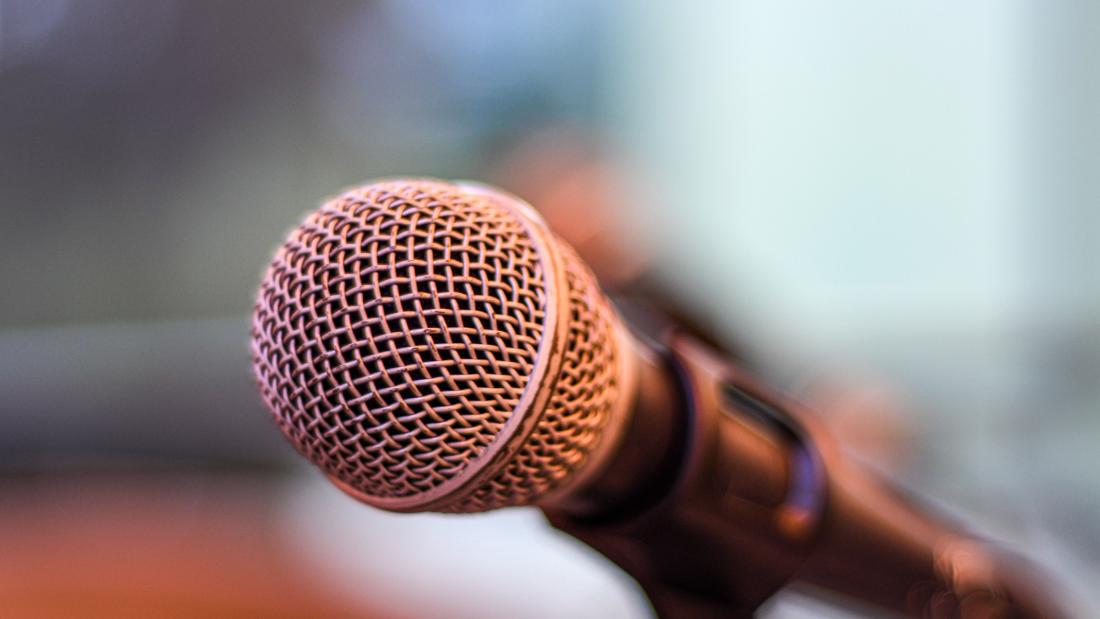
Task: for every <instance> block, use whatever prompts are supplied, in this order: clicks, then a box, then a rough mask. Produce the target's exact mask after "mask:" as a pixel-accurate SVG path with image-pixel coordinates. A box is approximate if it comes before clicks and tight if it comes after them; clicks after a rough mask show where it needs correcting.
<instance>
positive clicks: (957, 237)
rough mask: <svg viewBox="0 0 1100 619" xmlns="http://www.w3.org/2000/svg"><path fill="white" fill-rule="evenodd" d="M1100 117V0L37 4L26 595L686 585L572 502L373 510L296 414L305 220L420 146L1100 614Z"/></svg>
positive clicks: (92, 603)
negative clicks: (268, 352)
mask: <svg viewBox="0 0 1100 619" xmlns="http://www.w3.org/2000/svg"><path fill="white" fill-rule="evenodd" d="M1097 109H1100V5H1098V4H1096V3H1092V2H1087V1H1084V0H1082V1H1080V2H1073V1H1059V2H1045V1H1040V0H981V1H977V2H967V3H958V2H947V1H933V2H919V3H918V2H901V3H882V2H875V1H873V0H841V1H836V2H830V3H819V2H806V1H797V0H785V1H780V2H764V1H749V0H739V1H732V2H706V1H704V0H684V1H681V2H676V3H635V2H626V1H625V0H618V1H616V0H609V1H606V2H588V1H582V0H560V1H558V2H553V3H550V2H515V3H510V2H493V1H489V0H459V1H450V2H428V1H424V0H405V1H399V0H379V1H374V2H362V3H348V2H311V3H293V2H260V1H243V0H234V1H230V2H222V1H213V0H210V1H197V0H188V1H182V0H180V1H172V0H94V1H79V2H78V1H76V0H0V291H2V292H0V423H2V426H3V431H2V432H0V549H2V550H0V575H2V576H0V615H3V616H5V617H112V618H117V617H130V616H133V617H148V616H164V617H170V616H182V617H194V616H202V617H288V618H289V617H312V616H326V617H344V616H347V617H364V618H366V617H370V618H373V617H379V618H381V617H405V618H421V617H458V618H466V617H469V618H474V617H477V618H487V617H501V618H503V617H536V618H541V617H547V618H549V617H565V616H568V617H593V618H596V617H600V618H603V617H624V618H625V617H645V616H648V613H650V611H649V609H648V606H647V605H646V603H645V601H644V599H643V598H642V597H641V594H640V592H639V590H638V589H637V587H636V585H634V584H633V582H632V581H631V580H630V579H629V578H627V577H626V576H625V575H623V574H622V573H620V572H618V571H617V570H616V569H614V568H613V567H612V566H611V565H610V564H609V563H607V562H606V561H604V560H602V559H601V558H600V557H599V556H598V555H596V554H595V553H593V552H591V551H589V550H587V549H586V548H585V547H583V546H582V545H581V544H579V543H577V542H575V541H573V540H571V539H569V538H567V537H565V536H564V535H561V534H558V533H556V532H554V531H552V530H550V529H549V527H548V526H547V525H545V524H544V523H543V521H542V520H541V518H540V516H539V514H538V513H537V512H535V511H533V510H523V509H520V510H511V511H506V512H503V513H494V514H488V515H482V516H473V517H446V516H430V515H423V516H390V515H386V514H382V513H380V512H377V511H374V510H371V509H369V508H366V507H364V506H361V505H358V504H356V503H354V502H353V501H352V500H350V499H348V498H345V497H344V496H343V495H341V494H340V493H339V492H338V491H337V490H335V489H334V488H331V487H330V486H329V485H328V484H327V483H326V482H324V481H323V480H322V479H321V478H320V475H319V474H316V473H315V472H313V471H312V470H308V469H307V467H306V465H305V464H304V463H303V462H299V459H298V458H297V457H296V456H294V455H293V453H292V450H291V449H290V448H289V447H288V446H287V445H285V444H284V443H283V441H282V439H281V438H280V437H279V436H278V433H277V431H276V429H275V426H274V424H273V423H271V421H270V420H269V418H268V416H267V414H266V412H265V411H264V410H263V408H262V405H261V403H260V400H259V397H258V395H257V393H256V389H255V387H254V385H253V382H252V378H251V375H250V372H249V363H250V362H249V353H248V329H249V327H248V316H249V312H250V308H251V304H252V295H253V292H254V290H255V287H256V285H257V284H258V281H259V277H260V274H261V272H262V269H263V267H264V266H265V265H266V263H267V261H268V259H269V257H270V255H271V253H272V251H273V250H274V248H275V246H276V245H277V243H278V242H279V241H280V239H281V238H282V237H283V235H284V234H285V233H286V232H287V231H288V230H289V229H290V228H291V227H292V226H293V225H295V223H296V222H297V221H298V220H299V219H300V217H301V216H302V215H303V214H304V213H305V212H306V211H307V210H310V209H312V208H313V207H315V206H316V205H317V204H318V203H319V201H320V200H322V199H323V198H324V197H326V196H329V195H332V194H334V193H336V192H338V191H339V190H340V189H342V188H344V187H347V186H349V185H353V184H356V183H359V182H362V181H364V180H369V179H372V178H376V177H380V176H387V175H416V176H438V177H444V178H471V179H478V180H486V181H490V182H494V183H497V184H499V185H501V186H504V187H506V188H508V189H511V190H512V191H515V192H517V193H519V194H520V195H522V196H523V197H525V198H527V199H528V200H529V201H531V202H532V203H534V204H535V206H536V207H539V208H541V209H542V210H544V211H545V212H546V214H547V217H548V219H549V220H550V221H551V222H552V224H553V225H554V226H555V227H556V228H557V229H559V230H560V231H561V232H562V233H563V235H565V236H567V237H568V238H570V239H571V240H572V241H573V242H574V243H575V244H576V245H577V246H578V248H579V249H580V250H581V251H582V253H584V255H585V256H586V258H587V259H588V260H590V261H591V262H592V263H593V264H594V265H595V266H596V268H597V270H598V271H599V274H600V276H601V277H602V278H603V280H604V283H605V285H606V286H607V287H608V288H609V289H613V290H620V291H624V292H627V293H640V294H651V295H652V296H653V297H654V298H660V299H662V300H663V301H664V302H667V303H669V304H670V305H673V306H675V308H676V309H678V310H681V311H683V312H685V313H687V314H690V316H691V318H692V320H693V321H694V322H696V323H698V324H703V325H706V326H707V328H708V330H710V331H711V332H712V333H713V334H714V335H713V336H714V338H715V339H718V340H721V341H723V342H725V343H727V345H728V346H729V347H730V348H732V349H735V350H736V351H737V352H738V354H739V356H741V357H742V358H744V359H746V362H747V363H749V364H750V365H751V366H752V367H754V369H756V371H757V372H759V373H761V374H763V375H764V376H766V377H767V378H768V380H770V381H771V382H772V383H773V384H776V385H778V386H779V387H780V388H782V389H783V390H784V391H786V392H788V393H790V394H792V395H794V396H795V397H799V398H802V399H804V400H806V401H807V402H809V403H811V405H814V406H816V408H818V409H819V410H820V412H821V415H822V416H823V417H825V418H826V420H827V421H828V422H829V423H831V424H833V426H834V428H835V429H836V431H837V432H838V434H840V436H841V439H842V440H843V441H844V442H845V443H846V444H847V445H848V447H849V448H850V449H851V450H852V451H853V452H855V453H856V454H858V455H859V456H860V457H863V458H865V459H866V460H867V461H869V462H870V463H872V465H874V466H876V467H878V468H880V469H882V470H883V471H884V472H885V473H887V474H889V475H891V476H893V477H894V478H896V479H898V480H900V481H901V482H903V483H905V484H906V485H907V486H908V487H910V488H912V489H913V490H914V491H916V492H918V493H920V494H921V495H922V496H924V497H926V498H927V499H928V500H929V501H931V502H933V503H935V504H937V505H942V506H944V509H946V510H948V511H949V512H950V513H952V514H954V515H956V516H958V517H960V518H962V519H963V520H964V521H965V522H967V523H969V524H970V525H971V526H972V527H973V528H974V529H975V530H977V531H979V532H981V533H983V534H986V535H989V536H991V537H994V538H996V539H999V540H1001V541H1003V542H1005V543H1006V544H1007V545H1009V546H1010V547H1012V548H1015V549H1017V550H1020V551H1022V552H1025V553H1027V554H1029V555H1030V556H1032V557H1034V558H1036V559H1037V560H1038V561H1039V562H1040V563H1041V564H1043V565H1045V566H1047V567H1048V568H1049V569H1051V570H1052V571H1053V573H1054V574H1055V575H1056V576H1057V577H1058V579H1059V584H1060V585H1061V587H1062V588H1063V589H1064V590H1065V591H1064V594H1065V597H1066V599H1067V600H1068V601H1069V602H1070V603H1071V604H1072V605H1073V607H1074V608H1075V609H1076V610H1077V611H1078V612H1079V613H1080V614H1081V616H1095V615H1097V614H1098V613H1100V593H1097V591H1096V589H1095V587H1094V583H1095V582H1097V579H1098V578H1100V483H1098V481H1097V474H1098V472H1100V449H1098V448H1097V445H1098V444H1100V416H1098V415H1097V408H1098V406H1100V275H1098V273H1100V270H1098V269H1097V265H1098V263H1100V208H1098V206H1100V173H1098V172H1100V117H1098V116H1097V111H1096V110H1097ZM639 291H641V292H639ZM764 616H768V617H813V616H847V615H845V611H843V610H841V609H836V608H832V607H826V606H821V605H819V604H818V603H816V602H813V601H811V600H808V599H805V598H802V597H800V596H799V595H798V594H795V593H785V594H783V595H781V596H780V597H779V598H778V599H777V600H776V601H775V603H773V604H772V605H771V606H770V607H769V608H768V609H767V610H766V612H765V613H764Z"/></svg>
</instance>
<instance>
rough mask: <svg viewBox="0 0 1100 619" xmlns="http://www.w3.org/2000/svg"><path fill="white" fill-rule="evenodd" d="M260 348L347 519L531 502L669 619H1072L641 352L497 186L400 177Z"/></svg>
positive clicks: (329, 240)
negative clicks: (829, 603)
mask: <svg viewBox="0 0 1100 619" xmlns="http://www.w3.org/2000/svg"><path fill="white" fill-rule="evenodd" d="M251 347H252V358H253V370H254V374H255V377H256V379H257V382H258V385H259V388H260V392H261V395H262V397H263V400H264V402H265V403H266V405H267V407H268V408H269V409H270V411H271V413H272V414H273V416H274V419H275V421H276V423H277V424H278V425H279V427H280V429H281V430H282V432H283V434H284V435H285V436H286V437H287V439H289V441H290V443H291V444H292V445H293V446H294V447H295V448H296V449H297V450H298V451H299V452H300V453H301V454H302V455H303V456H305V457H306V458H307V459H309V460H310V461H311V462H312V463H313V464H315V465H316V466H317V467H318V468H320V469H321V470H322V471H323V472H324V474H325V475H327V476H328V478H329V479H331V480H332V482H333V483H335V484H336V485H337V486H339V487H340V488H341V489H342V490H344V491H345V492H347V493H348V494H350V495H351V496H353V497H355V498H357V499H359V500H361V501H363V502H365V503H367V504H370V505H372V506H375V507H378V508H382V509H387V510H392V511H400V512H418V511H439V512H448V513H464V512H480V511H487V510H493V509H498V508H504V507H509V506H518V505H536V506H538V507H540V508H541V509H542V510H543V511H544V512H545V513H546V515H547V517H548V519H549V520H550V522H551V523H552V524H553V525H554V526H556V527H558V528H560V529H562V530H564V531H566V532H568V533H571V534H573V535H575V536H576V537H578V538H580V539H581V540H583V541H585V542H586V543H588V544H589V545H591V546H593V547H595V548H596V549H597V550H600V551H601V552H603V553H604V554H605V555H607V556H608V557H609V558H611V559H612V560H614V561H615V562H616V563H618V564H619V565H620V566H622V567H623V568H624V569H625V570H626V571H628V572H629V573H631V574H632V575H633V576H634V577H635V578H636V579H637V580H638V581H639V583H640V584H641V585H642V587H643V588H644V589H645V590H646V592H647V594H648V595H649V597H650V599H651V601H652V602H653V604H654V606H655V607H656V609H657V610H658V613H659V614H660V615H661V616H662V617H691V618H694V617H700V618H701V617H718V616H723V617H729V616H742V615H743V616H749V615H750V614H751V612H752V611H753V610H755V609H756V608H757V607H758V606H759V605H760V604H762V603H763V602H764V601H765V600H766V599H768V598H769V597H770V596H771V595H772V594H774V593H775V592H776V591H777V590H778V589H779V588H781V587H783V586H784V585H786V584H787V583H788V582H792V581H798V582H801V583H803V584H808V585H809V586H811V587H813V588H815V590H828V591H831V592H834V593H838V594H840V595H842V596H847V597H849V598H852V599H858V600H862V601H864V602H866V603H869V604H872V605H875V606H877V607H878V608H880V609H886V610H892V611H896V612H902V613H909V614H914V615H917V616H920V615H925V616H928V615H931V616H941V615H940V614H936V613H940V612H956V611H957V612H958V613H960V614H961V616H964V617H965V616H979V614H976V613H987V614H988V613H989V612H1000V613H1001V614H1000V615H996V616H1006V617H1055V616H1061V615H1060V613H1059V611H1058V610H1057V608H1056V606H1054V605H1053V604H1052V603H1050V602H1049V600H1047V599H1045V596H1044V595H1043V594H1042V593H1041V587H1039V588H1037V587H1036V585H1035V583H1036V582H1038V580H1037V578H1036V577H1033V576H1031V575H1030V574H1027V573H1026V572H1025V570H1024V568H1020V567H1019V565H1020V563H1019V562H1016V561H1010V560H1007V559H1005V558H1004V557H1003V556H1002V555H1001V554H1000V553H998V552H995V551H994V550H993V549H992V548H991V547H990V546H989V545H987V544H984V543H981V542H978V541H976V540H975V539H974V538H972V537H971V536H969V535H966V534H964V533H961V532H959V531H958V530H957V529H956V528H954V527H951V526H949V525H947V524H946V523H944V522H942V521H940V520H937V519H935V518H932V517H930V516H928V515H926V514H925V513H924V512H923V511H921V510H920V509H918V508H916V507H914V506H913V505H912V504H911V503H910V502H908V501H907V500H903V499H902V498H901V497H900V495H899V494H898V493H896V492H895V491H893V490H891V489H890V488H889V487H888V486H886V485H884V484H882V483H881V482H879V481H878V480H877V479H875V478H874V477H873V476H870V475H869V474H867V473H866V472H864V471H861V470H859V469H858V468H857V467H854V466H852V465H851V464H850V463H849V462H848V461H847V460H846V459H845V458H844V456H843V455H842V454H841V453H840V452H839V450H838V449H837V448H836V447H835V446H834V445H833V444H832V443H831V441H830V439H829V438H828V435H827V433H826V432H824V431H823V430H822V429H821V428H820V427H819V424H818V423H817V422H816V421H815V420H814V419H813V416H812V415H810V414H808V413H806V412H805V411H804V410H803V409H802V408H801V406H799V405H798V404H797V403H793V402H788V401H786V400H785V399H784V398H782V397H781V396H778V395H776V394H773V393H771V392H770V391H769V390H768V389H767V388H766V387H764V386H762V385H760V384H758V383H757V382H756V381H755V380H754V379H752V378H751V377H749V376H747V375H746V374H745V373H744V372H743V371H742V370H741V369H740V368H738V367H736V366H734V365H733V364H731V363H729V362H728V361H726V360H724V359H722V358H721V356H720V355H718V354H717V353H715V352H714V351H713V350H711V349H710V348H708V347H707V346H706V345H705V344H703V343H702V342H699V341H697V340H695V339H693V338H692V337H690V336H689V335H686V334H683V333H677V332H676V330H675V329H674V328H670V329H667V330H664V331H663V332H662V333H661V334H659V337H658V338H657V341H656V342H651V341H643V340H642V339H640V338H638V337H636V336H634V335H633V334H632V333H631V332H630V331H629V330H628V329H627V328H626V327H625V326H624V323H623V321H622V319H621V318H620V316H619V314H618V312H617V310H616V309H615V308H614V307H613V306H612V305H611V303H610V302H609V301H608V299H607V298H606V297H605V296H604V295H603V293H602V292H601V291H600V289H599V287H598V285H597V283H596V281H595V278H594V277H593V275H592V273H591V272H590V271H589V269H588V268H587V267H586V266H585V265H584V264H583V263H582V262H581V261H580V259H579V258H578V257H577V256H576V254H575V253H574V251H573V250H572V249H571V248H570V247H569V246H568V245H567V244H566V243H564V242H563V241H561V240H560V239H558V238H557V237H556V236H555V235H554V234H553V233H552V232H551V231H550V230H549V229H548V228H547V227H546V225H545V224H544V223H543V222H542V220H541V218H540V217H539V215H538V214H537V213H536V212H535V210H534V209H533V208H532V207H531V206H529V205H527V204H526V203H524V202H523V201H522V200H521V199H519V198H517V197H515V196H512V195H509V194H507V193H504V192H502V191H500V190H497V189H494V188H491V187H488V186H484V185H479V184H475V183H466V182H453V183H452V182H444V181H437V180H428V179H395V180H385V181H381V182H376V183H373V184H370V185H367V186H364V187H360V188H356V189H352V190H349V191H347V192H345V193H343V194H342V195H340V196H338V197H336V198H334V199H331V200H329V201H328V202H326V203H325V204H324V205H322V206H321V207H320V209H318V210H317V211H315V212H313V213H311V214H310V215H308V216H307V217H306V218H305V220H304V221H303V222H302V223H301V225H300V226H299V227H298V228H296V229H294V230H293V231H292V232H291V233H290V235H289V236H288V237H287V239H286V241H285V242H284V243H283V245H282V246H281V247H279V249H278V250H277V252H276V254H275V257H274V259H273V261H272V263H271V265H270V266H269V267H268V269H267V271H266V273H265V275H264V277H263V281H262V284H261V286H260V290H259V293H258V296H257V299H256V304H255V308H254V312H253V321H252V339H251ZM966 613H974V614H966ZM987 614H983V615H980V616H987ZM942 616H958V615H949V614H948V615H942ZM988 616H992V615H988Z"/></svg>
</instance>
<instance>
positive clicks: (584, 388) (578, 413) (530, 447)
mask: <svg viewBox="0 0 1100 619" xmlns="http://www.w3.org/2000/svg"><path fill="white" fill-rule="evenodd" d="M558 247H559V250H560V251H562V253H563V258H564V266H565V275H566V284H567V294H568V295H569V316H568V319H569V328H568V335H567V338H568V340H567V342H566V350H565V358H564V359H563V360H562V365H561V372H560V375H559V376H558V380H557V383H556V384H555V385H554V392H553V393H552V394H551V396H550V401H549V402H548V403H547V406H546V410H545V411H544V412H543V416H542V418H541V419H540V420H539V422H538V424H537V425H536V426H535V429H534V430H533V431H532V432H531V435H530V436H529V437H528V438H527V440H526V441H524V443H523V446H522V447H521V449H520V450H519V452H518V453H517V454H516V455H515V456H514V457H513V458H512V459H511V460H510V461H509V462H508V463H507V464H506V465H505V466H504V468H503V469H502V470H501V471H500V473H498V474H497V475H496V476H494V477H493V478H492V479H490V480H489V482H488V483H486V484H483V485H482V486H481V487H480V488H477V489H476V490H475V491H474V492H473V493H472V494H471V495H470V496H469V497H467V498H466V499H464V500H462V501H461V502H460V503H458V504H456V505H455V506H454V507H452V508H451V509H450V510H449V511H455V512H475V511H485V510H488V509H495V508H497V507H503V506H507V505H524V504H529V503H532V502H534V501H535V500H536V499H537V498H538V497H540V496H542V495H544V494H545V493H547V492H549V491H551V490H555V489H557V488H558V487H559V486H560V485H561V484H562V483H564V482H566V481H568V479H569V478H570V477H571V476H572V475H573V474H574V473H576V472H577V471H578V470H579V469H580V468H581V467H582V466H583V465H584V463H585V461H586V460H587V458H588V456H589V454H590V453H591V452H592V450H593V449H594V448H595V447H596V445H597V444H598V442H599V440H600V438H601V436H602V431H603V429H604V426H606V425H607V423H608V421H609V419H610V416H611V412H612V411H611V408H612V404H613V403H614V402H615V401H616V399H617V398H618V394H619V389H620V387H621V386H620V384H619V376H618V374H617V372H616V371H615V369H616V368H617V361H618V359H617V355H618V350H617V348H616V346H615V344H616V342H615V341H614V340H613V337H614V326H613V324H612V321H613V320H614V319H615V318H614V314H613V313H612V309H611V306H610V304H609V303H608V301H607V299H606V298H605V297H604V296H603V294H601V293H600V290H599V288H598V287H597V285H596V282H595V278H594V277H593V275H592V273H591V272H590V271H589V270H588V267H586V266H585V265H584V263H582V262H581V260H580V259H579V258H578V257H577V256H576V254H575V253H574V252H573V249H572V248H570V247H569V246H568V245H566V244H565V243H559V245H558Z"/></svg>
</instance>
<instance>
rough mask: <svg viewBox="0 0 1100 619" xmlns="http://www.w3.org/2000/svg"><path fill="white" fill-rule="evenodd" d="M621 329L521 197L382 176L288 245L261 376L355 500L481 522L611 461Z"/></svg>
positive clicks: (275, 407)
mask: <svg viewBox="0 0 1100 619" xmlns="http://www.w3.org/2000/svg"><path fill="white" fill-rule="evenodd" d="M616 321H617V319H616V317H615V315H614V312H613V310H612V309H611V307H610V306H609V304H608V302H607V301H606V299H605V298H604V297H603V296H602V295H601V294H600V293H599V290H598V288H597V287H596V284H595V282H594V280H593V277H592V275H591V273H589V272H588V270H587V269H586V268H585V267H584V265H583V264H581V263H580V261H579V260H578V259H577V258H576V256H575V255H574V254H573V252H572V250H571V249H570V248H568V247H567V246H565V245H564V243H561V242H560V241H558V240H557V239H556V238H555V237H553V235H552V234H551V233H550V232H549V231H548V230H547V229H546V228H545V226H544V225H543V224H542V223H541V220H540V219H539V218H538V216H537V215H535V214H534V211H533V210H531V208H530V207H529V206H527V205H526V204H524V203H523V202H522V201H520V200H519V199H518V198H515V197H513V196H509V195H507V194H504V193H501V192H497V191H495V190H492V189H490V188H486V187H481V186H475V185H459V184H453V183H447V182H442V181H433V180H393V181H385V182H379V183H375V184H372V185H367V186H364V187H361V188H357V189H353V190H350V191H348V192H346V193H344V194H343V195H341V196H339V197H337V198H335V199H333V200H331V201H329V202H327V203H325V204H324V205H323V206H322V207H321V208H320V209H319V210H317V211H315V212H314V213H312V214H310V215H309V216H307V217H306V219H305V221H304V222H303V223H302V224H301V225H300V226H299V227H298V228H297V229H295V230H294V231H292V232H291V233H290V235H289V237H288V238H287V240H286V242H285V243H284V244H283V245H282V246H281V247H280V248H279V249H278V251H277V252H276V254H275V258H274V260H273V262H272V264H271V266H270V267H269V268H268V270H267V272H266V274H265V276H264V279H263V283H262V285H261V287H260V291H259V294H258V297H257V300H256V305H255V309H254V314H253V328H252V354H253V369H254V373H255V375H256V378H257V380H258V382H259V385H260V390H261V393H262V395H263V398H264V401H265V403H266V404H267V406H268V408H269V409H270V410H271V412H272V413H273V415H274V417H275V419H276V421H277V422H278V424H279V427H280V428H281V429H282V431H283V433H284V434H285V435H286V437H287V438H288V439H289V440H290V442H291V443H292V444H293V445H294V446H295V447H296V448H297V449H298V451H299V452H301V453H302V454H303V455H304V456H305V457H307V458H308V459H309V460H311V461H312V462H313V463H314V464H316V465H317V466H318V467H320V468H321V469H322V470H323V471H324V472H325V473H326V474H327V475H329V476H330V477H331V478H332V479H333V480H334V481H335V482H336V483H337V484H338V485H339V486H340V487H341V488H343V489H344V490H346V491H347V492H349V493H350V494H352V495H354V496H356V497H357V498H359V499H361V500H363V501H365V502H367V503H370V504H373V505H376V506H379V507H383V508H387V509H393V510H398V511H424V510H435V511H464V512H465V511H483V510H487V509H494V508H498V507H504V506H507V505H517V504H529V503H534V502H536V501H538V500H540V499H541V498H543V497H545V496H546V495H547V493H550V492H552V491H554V490H557V489H560V488H562V487H563V486H564V485H566V484H567V483H568V482H569V481H570V480H571V479H573V478H574V477H575V476H577V474H578V473H579V472H581V470H582V469H583V468H585V465H586V464H591V463H592V462H593V461H597V460H599V459H600V458H599V454H594V453H593V452H594V451H599V452H600V453H605V452H607V451H608V450H609V449H610V446H608V445H606V444H607V443H608V442H609V441H613V440H614V438H615V437H616V436H617V432H616V431H615V427H610V428H608V425H609V421H610V420H611V419H612V418H613V417H614V414H613V411H612V407H613V405H614V404H616V401H617V398H618V395H619V390H620V387H621V384H622V380H623V369H622V367H623V364H622V360H621V359H620V356H621V355H620V354H619V352H618V344H619V342H618V340H617V337H616V334H617V329H618V327H617V322H616ZM614 425H615V424H612V426H614ZM598 448H599V449H598Z"/></svg>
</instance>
